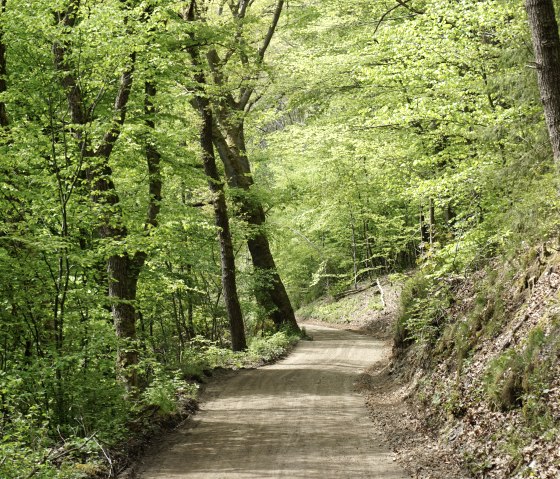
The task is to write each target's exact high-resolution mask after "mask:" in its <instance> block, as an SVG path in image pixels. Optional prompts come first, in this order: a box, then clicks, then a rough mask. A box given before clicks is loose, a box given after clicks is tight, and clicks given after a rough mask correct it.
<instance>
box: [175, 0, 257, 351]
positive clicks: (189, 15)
mask: <svg viewBox="0 0 560 479" xmlns="http://www.w3.org/2000/svg"><path fill="white" fill-rule="evenodd" d="M196 16H197V11H196V2H195V1H194V0H191V3H190V5H189V7H188V8H186V9H185V10H184V12H183V18H184V19H185V20H186V21H189V22H192V21H194V20H195V19H196ZM190 37H191V40H193V46H189V47H187V51H188V53H189V55H190V57H191V60H192V64H193V66H194V67H195V68H196V69H197V70H198V71H197V73H196V74H195V76H194V77H195V81H196V83H197V94H196V95H195V98H194V101H193V106H194V107H195V108H196V109H197V110H198V112H199V114H200V117H201V119H202V128H201V130H200V146H201V148H202V161H203V164H204V173H205V174H206V176H207V177H208V187H209V188H210V191H211V192H212V194H213V196H214V198H213V205H214V217H215V221H216V226H217V227H218V239H219V242H220V259H221V264H222V291H223V293H224V301H225V303H226V311H227V314H228V319H229V326H230V333H231V347H232V349H233V350H234V351H243V350H244V349H247V341H246V339H245V326H244V324H243V314H242V312H241V305H240V304H239V297H238V295H237V280H236V277H235V254H234V251H233V242H232V240H231V232H230V229H229V217H228V211H227V205H226V197H225V194H224V183H223V181H222V180H221V178H220V174H219V173H218V168H217V166H216V156H215V154H214V143H213V134H212V128H213V123H214V121H213V116H212V109H211V108H210V101H209V100H208V97H207V95H206V92H205V91H204V87H205V85H206V77H205V75H204V71H203V70H202V69H201V68H200V65H201V61H200V52H199V50H198V47H196V46H194V45H196V43H197V42H196V39H195V36H194V34H193V33H191V34H190Z"/></svg>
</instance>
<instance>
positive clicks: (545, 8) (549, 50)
mask: <svg viewBox="0 0 560 479" xmlns="http://www.w3.org/2000/svg"><path fill="white" fill-rule="evenodd" d="M525 9H526V10H527V17H528V19H529V27H530V29H531V38H532V40H533V49H534V52H535V66H536V70H537V78H538V82H539V89H540V92H541V100H542V103H543V105H544V116H545V119H546V126H547V128H548V134H549V137H550V143H551V144H552V152H553V154H554V159H555V161H556V164H557V165H559V167H560V36H559V34H558V22H557V21H556V13H555V11H554V3H553V1H552V0H525Z"/></svg>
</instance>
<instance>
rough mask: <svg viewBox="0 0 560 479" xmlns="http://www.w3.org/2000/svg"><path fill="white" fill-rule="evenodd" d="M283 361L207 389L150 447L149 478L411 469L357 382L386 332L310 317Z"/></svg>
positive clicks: (391, 473)
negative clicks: (195, 409)
mask: <svg viewBox="0 0 560 479" xmlns="http://www.w3.org/2000/svg"><path fill="white" fill-rule="evenodd" d="M307 330H308V332H309V333H310V334H311V335H312V337H313V341H302V342H300V344H299V345H298V346H297V347H296V348H295V350H294V351H293V352H292V353H291V355H290V356H289V357H287V358H285V359H283V360H282V361H280V362H278V363H276V364H274V365H272V366H266V367H263V368H259V369H256V370H252V371H241V372H239V373H238V374H236V375H235V376H233V377H230V378H228V379H226V380H225V381H223V382H221V383H217V382H216V383H213V384H212V385H211V386H209V388H208V389H207V391H206V393H205V397H204V398H203V401H202V404H201V411H200V412H199V413H198V414H196V415H195V416H194V417H193V418H192V419H190V420H189V421H188V422H187V423H186V424H185V425H184V426H183V427H182V428H180V429H179V430H178V431H176V432H175V433H173V434H171V435H170V436H169V437H167V438H166V439H165V440H164V441H163V442H162V443H161V444H160V445H159V447H158V449H157V450H156V451H153V452H152V453H151V454H149V455H147V456H146V457H145V458H144V460H143V464H142V465H141V466H140V468H139V474H138V477H139V478H141V479H164V478H165V479H179V478H265V477H286V478H296V477H301V478H321V479H323V478H333V479H334V478H336V479H340V478H360V477H364V478H365V477H368V478H370V477H376V478H383V479H401V478H405V477H408V476H407V475H406V474H405V473H404V472H403V470H402V469H401V468H400V467H399V466H398V465H397V464H396V461H395V457H394V455H393V454H392V452H391V450H390V448H389V447H388V445H387V441H386V439H385V438H384V436H383V432H382V430H381V428H380V426H379V425H378V424H376V423H374V424H373V425H372V423H371V421H370V420H369V419H368V411H367V409H366V407H365V404H364V398H363V396H361V395H360V394H359V393H358V392H357V391H356V387H355V386H356V380H357V379H358V378H359V374H360V372H362V371H363V370H364V368H366V367H368V366H369V365H371V364H372V363H375V362H378V361H382V360H387V358H388V347H387V345H386V344H385V343H383V342H382V341H379V340H376V339H374V338H371V337H367V336H364V335H362V334H358V333H355V332H350V331H343V330H336V329H332V328H326V327H322V326H308V328H307Z"/></svg>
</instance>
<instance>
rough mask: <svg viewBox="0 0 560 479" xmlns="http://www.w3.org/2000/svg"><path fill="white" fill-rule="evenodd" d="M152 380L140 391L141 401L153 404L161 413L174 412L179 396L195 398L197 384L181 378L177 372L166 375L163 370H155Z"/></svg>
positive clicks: (149, 404)
mask: <svg viewBox="0 0 560 479" xmlns="http://www.w3.org/2000/svg"><path fill="white" fill-rule="evenodd" d="M155 373H156V375H155V378H154V380H153V382H152V383H151V384H150V385H149V386H148V387H147V388H146V389H144V391H143V392H142V402H143V403H144V404H145V405H147V406H155V407H157V408H158V411H160V412H161V413H162V414H172V413H174V412H176V410H177V407H178V400H179V397H182V398H191V399H196V397H197V390H198V385H197V384H196V383H188V382H185V381H184V380H182V379H181V378H180V377H179V376H178V375H177V374H175V375H174V376H167V375H166V374H165V372H163V371H156V372H155Z"/></svg>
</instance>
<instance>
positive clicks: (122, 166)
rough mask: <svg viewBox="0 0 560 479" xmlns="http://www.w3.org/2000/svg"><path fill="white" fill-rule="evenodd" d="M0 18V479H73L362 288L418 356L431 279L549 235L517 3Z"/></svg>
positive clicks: (44, 9) (51, 12)
mask: <svg viewBox="0 0 560 479" xmlns="http://www.w3.org/2000/svg"><path fill="white" fill-rule="evenodd" d="M0 7H1V9H0V126H1V135H0V151H1V152H0V211H1V212H2V216H1V219H0V278H1V280H0V413H1V418H0V434H1V437H2V440H1V443H0V458H3V459H2V460H0V476H2V477H42V478H43V477H44V478H50V477H82V476H83V474H85V473H86V472H87V467H86V466H85V465H84V464H82V465H81V466H80V467H78V466H77V465H76V464H77V463H81V462H84V463H85V462H87V461H89V460H90V458H91V457H95V455H96V454H100V457H102V456H103V452H104V451H105V448H107V447H111V446H112V445H115V444H116V443H118V442H119V441H123V440H124V439H125V438H126V437H128V435H129V434H130V424H131V422H130V421H131V419H132V418H133V417H134V416H135V415H136V414H138V412H139V411H141V410H142V408H145V407H149V406H150V405H157V406H158V407H163V408H164V409H165V408H166V407H168V408H170V409H172V408H173V407H174V400H175V399H174V398H175V397H176V393H177V392H178V391H183V392H185V391H187V392H188V393H192V394H194V389H195V386H193V385H191V384H190V383H189V382H188V380H190V379H193V378H197V377H198V376H200V375H201V374H203V371H204V370H205V369H208V368H212V367H216V366H219V365H225V364H230V365H231V364H242V363H243V362H244V361H248V360H256V358H262V357H265V358H266V357H270V356H271V355H273V354H274V351H276V350H281V349H282V348H283V347H285V346H286V345H287V344H288V343H289V342H290V341H292V339H293V338H294V336H297V335H298V334H299V328H298V326H297V324H296V322H295V317H294V312H293V310H294V309H297V308H298V307H300V306H303V305H305V304H307V303H308V302H310V301H312V300H313V299H316V298H317V297H319V296H321V295H324V294H330V295H336V294H338V293H341V292H343V291H346V290H348V289H352V288H356V287H357V286H358V284H359V283H360V282H362V281H375V280H376V278H377V277H378V276H380V275H383V274H388V273H402V272H406V271H409V270H410V269H412V268H415V267H417V268H419V271H420V273H419V274H420V275H421V280H420V279H418V277H416V279H415V281H416V283H415V284H416V286H417V289H418V290H419V291H421V292H422V294H415V295H413V297H412V298H410V297H409V298H408V301H409V303H408V304H407V309H406V317H405V318H404V319H403V321H401V323H400V326H399V331H398V332H397V343H399V344H401V345H402V343H407V342H413V341H425V342H428V343H429V341H431V340H433V338H434V337H435V336H436V335H437V334H438V320H439V319H438V312H439V311H441V309H442V308H444V307H446V306H448V304H449V294H448V293H449V291H450V289H451V288H452V285H453V278H456V277H460V276H461V275H465V274H467V273H468V272H472V271H476V270H477V269H479V268H481V267H482V266H484V265H486V264H489V263H490V262H491V261H492V260H494V259H495V258H496V257H498V256H505V257H508V255H510V256H514V255H515V254H516V253H517V252H518V251H519V249H520V248H521V249H522V248H525V247H528V246H530V245H533V244H536V243H538V242H539V241H541V240H543V239H546V238H548V237H550V236H552V235H553V234H554V233H556V232H557V227H558V213H559V211H558V209H559V201H558V195H557V182H556V171H555V167H554V161H553V156H552V153H551V149H550V142H549V139H548V137H547V132H546V128H545V123H544V116H543V109H542V104H541V102H540V98H539V90H538V87H537V76H536V73H535V64H534V57H533V50H532V44H531V36H530V32H529V28H528V24H527V16H526V13H525V9H524V5H523V3H522V2H521V1H510V0H480V1H469V0H465V1H455V0H453V1H452V0H396V1H389V0H387V1H377V0H375V1H373V0H345V1H338V0H322V1H289V2H288V1H285V2H284V1H277V2H274V1H271V0H252V1H248V0H240V1H239V2H237V1H226V0H223V1H222V0H215V1H213V0H199V1H198V2H195V1H194V0H193V1H192V2H190V3H189V2H173V1H163V0H146V1H140V0H128V1H120V0H104V1H89V0H85V1H77V0H76V1H74V0H72V1H65V0H61V1H52V0H29V1H21V0H2V1H1V4H0ZM419 284H420V285H421V287H418V285H419ZM434 318H436V320H434ZM247 348H248V352H243V351H247ZM231 349H233V350H234V351H235V352H232V351H230V350H231ZM61 444H63V445H64V447H63V448H62V449H60V445H61ZM8 457H9V458H10V459H9V460H8V459H6V458H8ZM70 458H72V460H68V461H67V459H70ZM91 467H94V466H91Z"/></svg>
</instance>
